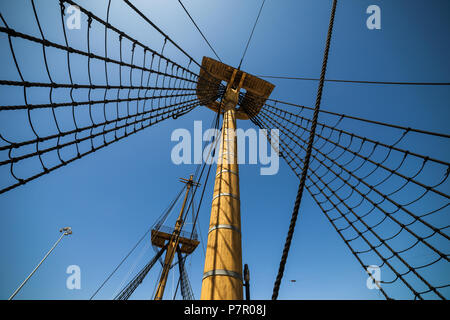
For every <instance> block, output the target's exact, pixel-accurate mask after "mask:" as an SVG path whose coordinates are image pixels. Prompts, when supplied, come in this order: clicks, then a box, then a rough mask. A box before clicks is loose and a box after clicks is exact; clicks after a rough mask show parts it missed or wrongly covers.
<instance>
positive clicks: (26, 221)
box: [0, 0, 450, 299]
mask: <svg viewBox="0 0 450 320" xmlns="http://www.w3.org/2000/svg"><path fill="white" fill-rule="evenodd" d="M79 3H80V5H82V6H85V7H86V8H88V9H89V10H90V11H92V12H94V13H96V14H98V15H99V16H100V17H105V13H106V7H107V1H104V0H96V1H79ZM133 3H135V4H136V6H137V7H138V8H140V9H141V10H142V11H143V12H144V13H145V14H146V15H147V16H148V17H149V18H150V19H151V20H152V21H153V22H154V23H155V24H156V25H158V26H159V27H160V28H161V29H162V30H163V31H164V32H166V33H167V34H168V35H169V36H170V37H171V38H172V39H173V40H174V41H175V42H177V43H178V44H179V45H180V46H181V47H182V48H183V49H184V50H185V51H186V52H188V53H189V54H190V55H191V56H192V57H194V58H195V59H196V60H197V61H201V58H202V57H203V56H205V55H206V56H210V57H214V56H213V53H212V52H211V51H210V49H209V48H208V47H207V45H206V44H205V43H204V41H203V39H202V38H201V36H200V34H199V33H198V32H197V30H196V29H195V27H194V26H193V25H192V23H191V21H190V20H189V18H188V17H187V16H186V14H185V13H184V11H183V10H182V8H181V6H180V5H179V3H178V1H175V0H170V1H167V0H166V1H162V0H152V1H133ZM183 3H184V4H185V6H186V7H187V8H188V10H189V11H190V13H191V15H192V16H193V17H194V19H195V20H196V22H197V24H198V25H199V26H200V28H201V29H202V30H203V32H204V33H205V35H206V36H207V38H208V39H209V41H210V42H211V44H212V45H213V46H214V48H215V50H216V51H217V53H218V54H219V56H220V57H221V59H222V61H223V62H225V63H227V64H229V65H233V66H237V65H238V64H239V61H240V58H241V55H242V52H243V50H244V47H245V44H246V41H247V39H248V36H249V33H250V31H251V28H252V26H253V23H254V19H255V18H256V14H257V12H258V9H259V6H260V4H261V1H257V0H246V1H238V0H233V1H217V0H214V1H196V0H195V1H187V0H185V1H184V2H183ZM371 4H377V5H379V6H380V8H381V19H382V22H381V26H382V29H381V30H368V29H367V28H366V23H365V22H366V19H367V17H368V15H367V14H366V13H365V12H366V8H367V7H368V6H369V5H371ZM36 6H37V10H38V14H39V16H40V19H41V23H42V24H43V29H44V33H46V34H47V35H48V36H49V37H50V38H52V37H53V38H54V39H60V38H58V36H60V34H58V32H60V21H59V20H58V19H59V16H56V17H55V13H56V14H59V12H58V10H59V5H58V3H55V4H53V3H52V2H50V1H42V0H37V1H36ZM124 8H125V7H124V5H123V4H122V3H121V1H118V0H113V1H112V7H111V14H110V17H111V23H112V24H113V25H115V26H117V27H118V28H120V29H123V30H125V31H126V32H127V33H129V34H130V35H132V36H133V37H136V38H137V39H140V40H141V41H142V42H143V43H145V44H148V45H149V46H150V47H151V48H155V49H160V48H161V45H162V41H161V39H160V38H158V37H157V36H156V35H155V33H154V31H152V30H151V27H149V26H148V25H146V24H145V23H143V22H142V21H140V20H139V19H138V18H136V17H135V16H133V15H132V14H131V13H130V12H129V11H126V10H124ZM330 8H331V1H324V0H320V1H311V0H309V1H306V0H305V1H303V0H302V1H294V0H290V1H288V0H285V1H270V0H268V1H266V3H265V6H264V9H263V11H262V14H261V17H260V21H259V23H258V26H257V27H256V30H255V33H254V35H253V39H252V42H251V44H250V47H249V49H248V52H247V55H246V57H245V60H244V62H243V65H242V69H243V70H245V71H247V72H249V73H252V74H255V75H282V76H300V77H314V78H315V77H318V76H319V74H320V68H321V64H322V56H323V48H324V44H325V38H326V31H327V28H328V19H329V13H330ZM0 12H1V13H2V15H3V16H4V18H5V19H6V21H7V22H8V24H9V25H10V27H13V28H17V29H18V30H22V31H23V32H28V33H32V34H34V35H38V29H37V26H36V22H35V20H34V17H33V14H32V10H31V5H30V1H27V0H23V1H14V2H13V1H2V2H1V3H0ZM55 26H56V27H55ZM85 28H86V21H85V20H83V21H82V26H81V30H79V31H77V30H74V31H71V33H70V34H69V37H70V41H73V42H72V43H75V44H79V45H81V46H83V45H84V44H83V41H85ZM58 30H59V31H58ZM448 30H450V3H449V2H448V1H444V0H442V1H439V0H433V1H422V0H420V1H406V0H404V1H403V0H402V1H364V0H361V1H359V0H344V1H339V2H338V7H337V11H336V19H335V26H334V32H333V39H332V43H331V49H330V56H329V61H328V69H327V78H330V79H355V80H372V81H412V82H413V81H423V82H426V81H429V82H448V81H449V79H448V76H449V73H450V62H449V61H448V52H449V49H450V43H449V42H448V41H446V39H447V38H448ZM97 31H98V35H97V36H98V39H99V40H98V43H96V42H95V40H94V44H93V45H94V47H95V46H98V50H101V47H102V41H101V39H102V38H101V34H102V30H100V29H99V30H97ZM76 32H79V34H77V33H76ZM94 37H95V36H94ZM94 39H96V38H94ZM0 42H1V44H2V45H1V49H0V57H1V58H2V68H1V70H0V79H16V80H17V73H16V71H15V68H14V67H13V65H12V64H11V57H10V53H9V46H8V45H7V37H6V36H5V35H4V34H1V35H0ZM18 45H20V44H18ZM111 46H113V47H112V49H111V51H113V48H114V44H111ZM35 50H36V51H31V50H30V51H26V50H22V53H21V56H20V60H21V63H23V65H24V69H26V70H29V71H30V72H28V73H27V74H26V75H25V77H26V78H27V79H29V80H31V79H41V80H42V79H43V81H46V78H45V74H44V73H43V68H42V60H39V56H38V54H39V52H41V48H40V47H39V46H36V48H35ZM167 54H168V55H169V56H170V55H171V54H172V55H173V56H174V59H176V60H179V61H182V60H183V57H182V56H180V55H179V53H176V52H175V50H172V51H171V49H170V48H169V49H168V51H167ZM54 58H55V60H53V69H52V72H53V73H52V74H53V75H54V77H55V79H61V80H60V81H62V82H63V81H64V80H66V79H67V78H66V77H67V75H66V73H65V71H64V70H65V69H64V68H60V67H58V66H59V64H60V65H63V60H58V57H57V56H55V57H54ZM183 63H184V62H183ZM77 72H80V77H82V76H83V75H82V71H81V68H80V70H79V71H77ZM272 83H274V84H275V85H276V88H275V89H274V91H273V93H272V97H273V98H276V99H279V100H282V101H288V102H294V103H297V104H303V105H306V106H313V105H314V102H315V97H316V91H317V83H316V82H314V81H292V80H289V81H288V80H272ZM19 94H20V90H19V92H17V91H7V89H6V88H1V91H0V95H1V100H0V101H1V104H2V105H3V104H5V105H9V104H12V103H13V101H14V97H15V95H19ZM42 98H43V97H42ZM448 101H450V92H449V90H448V87H445V86H434V87H433V86H420V87H408V86H382V85H364V84H341V83H326V84H325V88H324V93H323V99H322V108H324V109H327V110H331V111H335V112H339V113H346V114H351V115H356V116H360V117H364V118H370V119H373V120H379V121H385V122H389V123H396V124H400V125H404V126H411V127H416V128H420V129H425V130H431V131H437V132H444V133H449V128H448V120H449V118H450V106H449V103H448ZM212 117H213V114H212V112H210V111H209V110H207V109H206V108H202V107H199V108H198V109H196V110H194V111H193V112H191V113H189V114H188V115H186V116H184V117H182V118H180V119H178V120H176V121H174V120H167V121H164V122H162V123H160V124H158V125H156V126H154V127H151V128H148V129H146V130H144V131H143V132H140V133H138V134H136V135H133V136H131V137H128V138H126V139H124V140H122V141H120V142H118V143H115V144H113V145H110V146H108V147H107V148H104V149H102V150H101V151H98V152H96V153H95V154H94V155H89V156H87V157H85V158H83V159H80V160H77V161H76V162H75V163H72V164H71V165H68V166H66V167H64V168H62V169H58V170H56V171H55V172H53V173H52V174H49V175H46V176H44V177H42V178H39V179H38V180H35V181H33V182H31V183H29V184H27V185H25V186H23V187H20V188H17V189H15V190H12V191H10V192H8V193H6V194H3V195H0V219H1V220H0V221H1V223H0V230H1V232H0V243H1V245H0V248H1V252H2V263H1V265H0V283H1V285H0V298H2V299H7V298H8V297H9V295H10V294H11V293H12V292H13V291H14V289H15V288H16V287H17V286H18V285H19V284H20V282H21V281H22V280H23V279H24V278H25V277H26V275H27V274H28V273H29V272H30V271H31V270H32V269H33V268H34V266H35V265H36V264H37V263H38V262H39V261H40V259H41V257H42V256H43V255H44V254H45V253H46V251H47V250H48V249H49V248H50V246H51V245H52V244H53V243H54V241H56V239H57V238H58V236H59V235H58V230H59V228H61V227H63V226H66V225H69V226H71V227H72V229H73V235H71V236H70V237H68V238H64V239H63V241H62V242H61V243H60V245H59V247H58V248H57V249H56V250H55V251H54V252H53V254H52V255H51V256H50V257H49V258H48V260H47V261H46V262H45V263H44V264H43V265H42V267H41V268H40V269H39V271H38V272H37V273H36V274H35V276H33V278H32V279H31V280H30V281H29V282H28V283H27V285H26V286H25V287H24V288H23V289H22V291H21V292H20V294H19V295H18V296H17V298H18V299H88V298H89V297H90V296H91V295H92V293H93V292H94V291H95V290H96V289H97V288H98V286H99V285H100V284H101V282H102V281H103V280H104V279H105V278H106V276H107V275H108V274H109V273H110V272H111V271H112V269H113V268H114V267H115V266H116V264H117V263H118V262H119V261H120V260H121V259H122V257H123V256H124V255H125V254H126V253H127V252H128V250H129V249H130V248H131V247H132V246H133V245H134V244H135V243H136V241H137V240H138V239H139V238H140V237H141V235H142V234H143V233H144V232H145V231H146V229H147V228H149V227H150V226H151V225H152V224H153V223H154V221H155V219H156V218H157V217H158V216H159V215H160V214H161V212H162V211H163V210H164V209H165V208H166V207H167V205H168V203H169V202H170V201H171V199H172V198H173V197H174V196H175V194H176V193H177V191H178V190H179V188H180V183H179V182H178V178H179V177H185V178H187V177H188V176H189V175H190V174H192V173H193V171H194V170H195V167H194V166H188V165H180V166H177V165H174V164H172V162H171V159H170V152H171V149H172V147H173V146H174V145H175V143H174V142H171V141H170V135H171V133H172V131H173V130H174V129H176V128H186V129H188V130H190V131H193V121H194V120H202V121H203V125H204V127H206V126H207V125H209V124H210V123H211V121H212ZM17 121H19V120H17ZM238 126H239V127H242V128H244V129H246V128H249V127H251V126H252V124H251V123H249V122H245V121H238ZM14 127H15V125H14V121H11V119H10V118H6V117H5V116H4V115H2V114H0V132H3V131H4V130H12V129H14ZM351 129H352V130H354V131H355V132H362V133H365V134H367V135H369V136H372V135H375V134H378V135H379V136H380V137H381V138H382V139H386V140H387V141H393V140H395V139H394V138H392V137H391V136H389V133H387V132H375V131H371V129H367V128H364V127H356V126H355V127H352V128H351ZM43 130H45V128H44V129H43ZM389 139H391V140H389ZM408 141H409V142H408V143H409V145H408V144H407V145H406V146H405V148H411V149H412V150H419V151H421V152H422V153H424V154H429V155H432V156H435V157H437V158H439V159H442V160H447V159H448V158H449V156H450V151H449V150H448V145H446V144H445V141H442V140H437V141H435V140H433V144H431V143H428V142H427V141H425V140H422V139H417V140H414V139H412V140H408ZM213 170H215V168H213ZM0 174H1V175H2V179H4V178H5V179H6V178H7V175H8V173H7V172H6V171H1V172H0ZM297 185H298V179H297V178H296V177H295V176H294V174H293V173H292V172H291V171H290V169H289V167H288V166H287V165H286V164H285V163H284V162H283V161H281V162H280V171H279V173H278V174H276V175H273V176H261V175H260V174H259V166H257V165H243V166H241V170H240V188H241V216H242V230H243V238H242V243H243V263H248V264H249V267H250V271H251V279H252V298H253V299H269V298H270V297H271V294H272V288H273V283H274V280H275V276H276V272H277V270H278V264H279V260H280V257H281V252H282V248H283V245H284V240H285V236H286V232H287V229H288V225H289V219H290V215H291V211H292V207H293V202H294V199H295V194H296V191H297ZM446 191H447V192H448V189H447V190H446ZM211 199H212V184H210V186H209V188H208V189H207V193H206V194H205V199H204V202H203V209H202V210H201V212H200V218H199V219H200V220H199V227H200V230H201V233H202V235H203V239H204V240H205V236H206V233H207V229H208V223H209V209H210V203H211V201H210V200H211ZM148 241H149V239H147V243H145V245H142V246H140V247H139V248H138V249H137V251H136V252H135V254H133V255H132V256H131V257H130V260H129V261H128V262H127V263H126V264H125V265H124V266H123V267H122V268H121V269H120V270H119V272H118V273H117V274H116V275H115V276H114V277H113V278H112V279H111V281H110V282H109V283H108V285H107V286H105V288H104V289H103V290H102V291H100V293H99V295H98V296H97V298H101V299H111V298H112V297H113V296H114V294H115V293H116V292H117V291H118V289H119V288H120V285H121V284H122V283H123V282H124V281H126V279H127V278H126V277H127V275H128V274H129V272H130V270H133V269H132V267H133V265H135V266H136V268H135V269H134V271H137V270H138V269H139V268H140V267H142V266H143V265H144V264H145V263H146V262H147V261H148V260H149V259H151V257H152V255H153V253H154V252H153V250H152V249H151V248H150V246H149V243H148ZM205 245H206V244H205ZM203 259H204V254H203V252H202V247H201V246H199V247H198V249H197V250H196V251H195V253H194V254H193V255H192V256H191V257H190V258H189V260H188V263H187V268H188V272H189V275H190V280H191V285H192V287H193V290H194V294H195V296H196V298H199V296H200V288H201V277H202V273H203ZM73 264H75V265H79V266H80V268H81V277H82V278H81V280H82V284H81V286H82V287H81V290H68V289H66V278H67V277H68V275H67V274H66V273H65V271H66V268H67V266H69V265H73ZM158 272H159V269H158V268H155V269H154V270H153V271H152V272H151V273H150V274H149V275H148V277H147V279H146V280H145V281H144V283H143V284H142V285H141V287H140V288H139V289H138V290H137V291H136V292H135V295H133V296H132V298H136V299H149V298H151V297H152V292H153V289H154V283H155V281H156V278H157V277H158ZM132 274H134V273H132ZM175 275H177V272H176V273H175ZM440 276H441V277H446V278H447V279H448V277H449V274H448V269H447V273H444V274H442V275H440ZM366 278H367V276H366V274H365V272H364V270H363V269H362V268H361V266H360V265H359V263H358V262H357V261H356V259H355V258H354V257H353V256H352V255H351V252H350V251H349V250H348V248H347V247H346V246H345V244H344V243H343V242H342V240H341V239H340V238H339V236H338V234H337V233H336V232H335V231H334V229H333V228H332V226H331V225H330V224H329V222H328V221H327V220H326V218H325V216H324V215H323V214H322V213H321V211H320V209H319V208H318V206H317V205H316V204H315V203H314V201H313V200H312V198H311V197H310V196H309V194H307V193H306V194H305V196H304V198H303V201H302V204H301V208H300V215H299V220H298V224H297V228H296V233H295V235H294V239H293V243H292V247H291V251H290V254H289V259H288V263H287V266H286V270H285V276H284V279H285V280H284V281H283V283H282V286H281V290H280V295H279V298H280V299H381V298H382V296H381V295H380V294H379V293H378V292H377V291H376V290H368V289H367V288H366ZM128 279H129V278H128ZM175 279H176V278H175ZM291 279H295V280H296V282H290V281H289V280H291ZM171 293H172V275H170V276H169V283H168V285H167V291H166V296H165V297H166V298H169V297H171ZM398 294H399V296H400V297H401V296H402V294H404V293H403V292H401V291H400V292H399V293H398Z"/></svg>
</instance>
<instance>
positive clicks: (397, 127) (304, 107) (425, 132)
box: [267, 98, 450, 138]
mask: <svg viewBox="0 0 450 320" xmlns="http://www.w3.org/2000/svg"><path fill="white" fill-rule="evenodd" d="M267 101H273V102H275V103H281V104H285V105H288V106H293V107H298V108H301V109H308V110H314V108H312V107H307V106H303V105H298V104H295V103H289V102H283V101H280V100H276V99H270V98H268V99H267ZM269 106H270V105H269ZM270 107H273V106H270ZM319 112H323V113H326V114H331V115H334V116H338V117H342V118H348V119H352V120H358V121H363V122H368V123H372V124H377V125H381V126H385V127H390V128H394V129H401V130H405V131H410V132H417V133H423V134H427V135H431V136H438V137H443V138H450V134H445V133H439V132H433V131H426V130H421V129H415V128H411V127H404V126H400V125H396V124H392V123H387V122H381V121H375V120H370V119H364V118H360V117H355V116H350V115H347V114H344V113H337V112H333V111H329V110H324V109H320V110H319Z"/></svg>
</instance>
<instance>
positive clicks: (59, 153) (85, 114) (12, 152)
mask: <svg viewBox="0 0 450 320" xmlns="http://www.w3.org/2000/svg"><path fill="white" fill-rule="evenodd" d="M31 3H32V7H33V11H34V17H35V20H36V23H37V25H38V29H39V33H40V36H41V38H38V37H35V36H32V35H29V34H25V33H22V32H19V31H17V30H14V29H12V28H10V27H9V26H8V24H7V22H6V20H5V19H4V17H3V16H2V15H1V14H0V19H1V21H2V22H3V24H4V26H1V27H0V32H1V33H4V34H6V35H7V37H8V42H9V49H10V53H11V57H12V59H13V61H14V65H15V67H16V71H17V74H18V75H19V77H20V81H17V80H13V79H1V80H0V85H2V86H13V87H18V88H22V89H23V101H24V104H20V103H17V104H14V105H7V106H1V107H0V113H5V116H8V115H9V114H7V113H8V112H14V113H16V114H18V115H21V116H23V112H24V113H25V116H26V119H27V121H26V123H27V124H28V129H27V130H28V131H29V132H25V131H27V130H25V129H24V125H25V123H23V124H22V127H21V130H22V131H21V132H8V134H5V133H1V134H0V141H1V144H0V154H1V155H0V167H2V166H9V171H10V179H4V181H2V184H1V185H0V194H1V193H5V192H7V191H10V190H12V189H14V188H16V187H18V186H20V185H23V184H25V183H27V182H29V181H31V180H34V179H37V178H39V177H41V176H43V175H45V174H47V173H50V172H52V171H54V170H56V169H58V168H61V167H63V166H66V165H67V164H69V163H71V162H74V161H75V160H77V159H80V158H82V157H84V156H86V155H89V154H91V153H94V152H95V151H97V150H99V149H102V148H104V147H106V146H108V145H110V144H112V143H114V142H117V141H119V140H122V139H123V138H126V137H128V136H130V135H132V134H134V133H137V132H139V131H142V130H143V129H145V128H147V127H150V126H153V125H155V124H157V123H159V122H161V121H164V120H166V119H169V118H174V119H176V118H178V117H180V116H183V115H185V114H187V113H188V112H190V111H192V110H193V109H195V108H196V107H197V106H199V105H201V101H199V100H198V97H197V95H196V83H197V79H198V75H197V74H196V73H195V72H193V71H191V70H190V69H189V68H190V65H191V63H192V62H194V63H196V64H198V63H197V62H196V61H195V60H193V59H192V58H191V57H190V56H189V55H187V54H186V53H185V52H184V51H183V50H182V49H181V48H180V47H179V46H178V45H177V44H176V43H175V42H173V40H171V39H170V38H169V37H168V36H167V35H166V34H164V33H163V32H162V31H161V30H160V29H159V28H157V30H158V31H159V32H160V34H161V40H162V41H161V42H162V46H161V49H160V50H155V49H152V48H150V47H148V46H146V45H144V44H143V43H141V42H139V41H138V40H136V39H135V38H132V37H131V36H129V35H128V34H126V33H125V32H123V31H121V30H119V29H118V28H116V27H114V26H112V25H111V24H110V22H109V11H110V4H111V2H109V3H108V8H107V14H106V17H107V18H106V21H105V20H103V19H101V18H99V17H98V16H96V15H94V14H93V13H92V12H90V11H88V10H86V9H85V8H83V7H82V6H79V5H78V4H77V3H76V2H74V1H71V0H67V1H65V0H64V1H63V0H61V1H60V18H61V24H60V26H61V30H62V31H63V34H64V37H63V38H64V41H63V43H57V42H53V41H50V40H48V39H46V38H45V34H44V32H43V30H42V28H41V25H40V21H39V17H38V14H37V11H36V8H35V5H34V1H31ZM125 3H127V4H129V5H130V6H131V8H132V9H133V10H137V9H136V8H135V7H134V6H132V5H131V4H130V3H128V2H127V1H125ZM65 4H67V5H77V6H78V7H79V8H80V12H81V13H82V14H83V16H84V18H85V19H86V20H87V22H88V27H87V32H86V43H87V49H82V48H76V47H75V46H71V45H70V43H69V40H68V37H67V34H66V25H65V23H64V15H65ZM146 21H147V22H149V20H148V19H146ZM94 25H95V28H94ZM97 28H100V29H101V28H103V29H104V34H105V46H104V49H105V50H104V55H101V54H97V53H93V52H92V48H91V42H92V40H90V39H91V37H92V33H93V30H94V29H95V30H98V29H97ZM108 34H109V36H108ZM113 35H114V36H113ZM109 38H113V39H116V41H117V42H116V43H115V45H116V46H118V47H119V48H118V49H119V58H118V59H117V58H113V57H112V56H113V55H112V53H111V50H108V45H110V46H111V44H109V43H108V39H109ZM14 39H21V40H22V41H26V42H27V43H29V44H30V45H32V44H35V45H40V46H41V47H42V52H43V60H44V65H45V70H46V74H47V77H48V82H36V81H27V80H25V78H24V76H23V72H22V68H21V62H20V60H19V59H17V54H16V52H15V41H14ZM169 43H170V44H172V45H174V46H175V48H177V49H178V50H180V51H181V52H182V53H183V54H184V55H185V56H186V57H187V58H188V60H189V61H188V63H187V65H185V66H182V65H180V64H179V63H177V62H175V61H173V60H171V59H170V58H168V57H166V56H165V55H164V50H165V48H166V46H167V45H168V44H169ZM57 52H61V53H65V54H66V59H67V72H68V75H69V80H70V81H69V83H65V82H56V81H54V80H53V77H52V73H51V71H50V68H49V66H50V65H51V61H50V60H49V59H48V55H49V54H56V53H57ZM116 55H117V54H116ZM78 57H84V58H85V59H87V66H86V69H85V70H84V71H83V73H84V75H85V78H87V79H88V83H77V82H75V81H74V78H73V75H72V74H73V73H74V70H73V66H72V65H73V62H72V61H73V60H75V58H77V59H78ZM138 60H140V61H138ZM98 62H100V63H103V64H104V79H103V82H100V83H94V81H93V72H94V71H95V72H99V70H97V69H98V67H97V68H95V66H97V63H98ZM94 63H95V65H94ZM54 67H56V68H61V67H62V68H64V65H62V66H60V65H55V66H54ZM117 68H118V70H117ZM114 70H115V71H116V72H113V71H114ZM80 71H82V70H80V69H79V68H77V73H78V72H80ZM126 73H128V75H127V76H128V79H127V77H124V76H123V75H124V74H126ZM96 78H98V77H96ZM117 80H118V81H117ZM36 89H41V90H44V91H41V92H42V93H43V94H44V95H45V94H47V95H48V100H49V101H48V103H33V100H34V99H35V98H34V97H35V96H34V94H33V92H34V90H36ZM65 90H70V91H69V94H68V96H66V97H65V99H66V101H57V99H58V100H59V99H60V96H61V95H62V94H63V93H65V92H66V91H65ZM94 96H102V99H95V98H93V97H94ZM17 98H18V99H19V100H20V97H17ZM217 98H219V97H217ZM38 111H39V112H44V111H49V112H50V117H48V118H47V119H42V117H39V115H37V114H36V113H37V112H38ZM66 112H69V113H71V117H72V123H71V124H70V125H68V124H67V121H66V119H63V118H62V116H61V115H62V114H65V113H66ZM36 119H38V120H36ZM37 122H39V123H37ZM43 122H45V125H44V127H46V130H42V129H40V130H39V129H38V127H39V128H41V127H42V123H43ZM49 128H52V131H53V132H50V130H48V129H49ZM44 131H45V133H41V132H44ZM30 161H31V162H34V163H35V164H36V166H39V167H40V169H36V170H34V172H32V173H29V174H28V175H27V176H20V175H19V174H18V173H16V172H20V171H21V167H23V166H25V163H30Z"/></svg>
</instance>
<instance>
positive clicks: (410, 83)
mask: <svg viewBox="0 0 450 320" xmlns="http://www.w3.org/2000/svg"><path fill="white" fill-rule="evenodd" d="M258 77H260V78H267V79H283V80H310V81H320V79H316V78H305V77H283V76H258ZM324 81H325V82H341V83H363V84H390V85H409V86H450V82H407V81H368V80H342V79H325V80H324Z"/></svg>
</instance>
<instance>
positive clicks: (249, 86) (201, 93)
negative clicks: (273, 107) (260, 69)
mask: <svg viewBox="0 0 450 320" xmlns="http://www.w3.org/2000/svg"><path fill="white" fill-rule="evenodd" d="M222 81H224V82H226V83H227V87H226V89H225V90H226V91H227V90H228V88H232V89H233V90H238V91H239V90H240V89H243V90H245V93H243V94H240V95H239V98H238V105H239V108H238V109H236V118H237V119H241V120H248V119H250V118H252V117H254V116H256V115H257V114H258V112H259V111H260V110H261V108H262V106H263V105H264V103H265V102H266V100H267V98H268V97H269V96H270V94H271V93H272V90H273V89H274V88H275V86H274V85H273V84H271V83H270V82H267V81H265V80H263V79H260V78H258V77H255V76H253V75H251V74H248V73H245V72H243V71H242V70H239V69H236V68H233V67H231V66H229V65H226V64H225V63H222V62H220V61H217V60H214V59H212V58H209V57H203V60H202V67H201V68H200V76H199V78H198V81H197V88H196V91H197V97H198V98H199V100H200V102H201V104H202V105H204V106H206V107H208V108H209V109H211V110H213V111H215V112H217V111H218V110H219V108H220V102H219V101H217V98H218V97H220V96H221V95H222V93H223V90H224V88H223V85H221V83H222ZM220 109H221V113H223V112H224V109H223V108H220Z"/></svg>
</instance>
